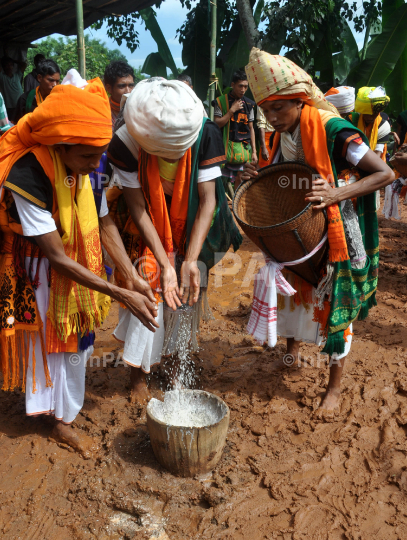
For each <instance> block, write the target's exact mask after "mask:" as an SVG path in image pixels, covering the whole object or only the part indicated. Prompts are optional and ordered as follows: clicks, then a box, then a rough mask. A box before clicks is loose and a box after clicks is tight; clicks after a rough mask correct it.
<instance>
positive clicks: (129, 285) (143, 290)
mask: <svg viewBox="0 0 407 540" xmlns="http://www.w3.org/2000/svg"><path fill="white" fill-rule="evenodd" d="M132 268H133V273H132V276H131V278H129V279H126V281H125V285H124V286H125V288H126V289H127V290H129V291H136V292H138V293H140V294H143V295H144V296H145V297H146V298H147V299H148V300H150V302H153V303H154V302H155V298H154V293H153V291H152V289H151V287H150V285H149V284H148V283H147V281H144V279H143V278H142V277H140V275H139V274H138V272H137V270H136V269H135V268H134V266H133V267H132Z"/></svg>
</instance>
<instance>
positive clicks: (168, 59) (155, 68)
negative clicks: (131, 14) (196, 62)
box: [140, 7, 178, 78]
mask: <svg viewBox="0 0 407 540" xmlns="http://www.w3.org/2000/svg"><path fill="white" fill-rule="evenodd" d="M140 15H141V18H142V19H143V21H144V23H145V25H146V28H147V30H149V31H150V34H151V37H152V38H153V39H154V41H155V42H156V43H157V47H158V52H155V53H151V54H149V55H148V56H147V58H146V60H145V62H144V65H143V67H142V69H141V71H142V73H147V75H151V76H155V75H159V76H161V77H167V69H166V67H169V68H170V70H171V71H172V73H173V75H174V77H175V78H176V77H177V75H178V70H177V66H176V65H175V62H174V58H173V56H172V54H171V51H170V48H169V47H168V43H167V40H166V39H165V37H164V34H163V33H162V30H161V28H160V25H159V24H158V21H157V17H156V14H155V11H154V10H153V8H151V7H149V8H146V9H141V10H140Z"/></svg>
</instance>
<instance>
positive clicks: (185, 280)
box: [180, 261, 201, 306]
mask: <svg viewBox="0 0 407 540" xmlns="http://www.w3.org/2000/svg"><path fill="white" fill-rule="evenodd" d="M200 283H201V273H200V271H199V268H198V265H197V263H196V261H184V262H183V263H182V267H181V288H180V296H181V298H182V302H183V303H184V304H186V303H187V301H188V297H189V305H190V306H193V305H194V304H196V302H198V298H199V291H200Z"/></svg>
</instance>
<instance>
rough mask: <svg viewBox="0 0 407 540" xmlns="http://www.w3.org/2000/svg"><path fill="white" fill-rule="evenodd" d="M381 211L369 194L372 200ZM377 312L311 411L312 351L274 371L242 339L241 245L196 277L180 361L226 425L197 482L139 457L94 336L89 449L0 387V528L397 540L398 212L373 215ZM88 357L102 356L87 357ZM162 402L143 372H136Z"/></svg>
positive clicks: (83, 420)
mask: <svg viewBox="0 0 407 540" xmlns="http://www.w3.org/2000/svg"><path fill="white" fill-rule="evenodd" d="M382 204H383V201H382ZM380 238H381V263H380V279H379V291H378V294H377V298H378V306H377V307H376V308H374V309H373V310H372V311H371V314H370V317H369V319H367V320H366V321H364V322H357V323H356V324H355V325H354V331H355V335H354V339H353V343H352V350H351V353H350V355H349V356H348V358H347V362H346V366H345V372H344V376H343V380H342V401H341V406H340V413H339V414H338V415H336V416H333V417H330V418H326V419H325V420H324V421H321V420H320V419H318V418H316V417H315V414H314V411H315V410H316V408H317V407H318V404H319V402H320V400H321V396H322V395H323V393H324V389H325V388H326V384H327V379H328V367H327V365H326V364H325V361H324V358H323V357H322V356H318V349H317V348H316V347H315V346H311V345H303V346H302V347H301V355H302V361H301V364H300V365H298V364H295V365H294V366H291V367H287V366H285V365H284V363H283V361H282V358H283V355H284V351H285V348H284V343H283V342H282V341H279V343H278V345H277V347H276V348H275V349H274V350H271V349H268V348H267V347H260V346H258V345H257V344H256V343H255V342H254V341H253V340H252V339H251V338H250V337H248V336H247V334H246V332H245V327H246V324H247V320H248V316H249V312H250V302H251V294H252V285H253V282H252V281H250V276H252V275H253V273H254V272H255V271H256V265H257V266H258V265H259V264H260V262H259V261H261V257H259V255H258V252H257V249H256V248H255V246H254V245H253V244H252V243H251V242H250V241H249V240H248V239H245V240H244V243H243V246H242V248H241V250H240V251H239V252H238V255H239V257H240V258H241V262H242V266H241V268H240V269H238V271H237V273H235V271H236V268H235V266H234V264H233V263H234V262H236V261H237V258H236V257H235V256H233V255H230V256H229V257H228V259H227V260H225V261H224V263H223V265H222V267H219V266H218V267H216V268H215V269H214V270H213V271H212V272H211V276H210V282H211V288H210V294H209V299H210V304H211V306H212V308H213V313H214V316H215V320H213V321H210V322H209V323H207V324H203V326H202V332H201V338H200V345H201V349H200V351H199V353H197V354H196V355H194V356H193V358H192V364H193V365H192V366H191V367H192V368H193V369H194V373H195V379H194V380H195V387H196V388H202V389H204V390H208V391H210V392H213V393H215V394H217V395H218V396H220V397H222V399H224V400H225V402H226V403H227V404H228V406H229V407H230V411H231V417H230V428H229V433H228V438H227V442H226V446H225V449H224V452H223V456H222V459H221V461H220V463H219V465H218V466H217V468H216V469H215V470H214V471H213V473H210V474H208V475H206V476H205V477H203V478H176V477H173V476H171V475H170V474H169V473H168V472H166V471H165V470H164V469H163V468H162V467H161V466H160V465H159V464H158V463H157V461H156V459H155V458H154V455H153V452H152V448H151V445H150V441H149V436H148V432H147V429H146V417H145V411H143V410H139V409H137V408H136V407H135V406H134V405H132V404H131V403H130V401H129V394H130V370H129V368H127V367H125V366H124V364H123V362H121V361H120V345H119V344H118V343H117V342H116V341H115V340H114V338H113V337H112V335H111V332H112V330H113V328H114V325H115V322H116V320H117V304H116V305H115V304H113V306H114V307H113V310H112V313H111V315H110V316H109V319H108V320H107V322H106V323H105V325H104V327H103V328H102V329H101V330H100V331H99V332H98V336H97V342H96V344H95V353H94V356H95V357H99V364H98V360H97V358H94V360H93V367H92V366H89V367H88V370H87V386H86V399H85V405H84V407H83V410H82V412H81V414H80V415H79V416H78V418H77V420H76V421H75V423H74V429H75V430H76V431H77V432H78V433H83V434H86V435H88V436H90V437H92V438H94V439H95V440H96V441H97V442H98V446H99V450H98V455H97V456H96V457H94V458H92V459H86V460H85V459H83V458H82V457H81V456H80V455H78V454H77V453H75V452H74V451H73V450H72V449H71V448H69V446H67V445H64V444H60V445H57V444H56V443H55V442H53V441H52V440H49V437H50V435H51V432H52V423H51V422H47V421H44V420H43V419H33V418H27V417H25V414H24V413H25V406H24V396H23V395H22V394H20V393H19V392H15V393H11V394H7V393H4V392H2V393H1V394H0V404H1V407H0V478H1V485H0V537H2V538H7V539H24V540H43V539H47V540H48V539H52V540H54V539H58V540H71V539H95V538H97V539H99V540H119V539H126V540H127V539H129V540H130V539H137V540H138V539H140V540H144V539H146V540H149V539H151V540H153V539H159V540H168V539H170V540H184V539H185V540H187V539H188V540H192V539H201V538H202V539H214V540H221V539H222V540H247V539H250V540H262V539H270V540H271V539H278V540H314V539H315V540H345V539H346V540H371V539H372V538H375V539H377V540H384V539H385V540H397V539H399V540H405V539H406V538H407V497H406V494H407V440H406V430H407V330H406V326H407V289H406V275H407V245H406V238H407V207H403V208H402V221H400V222H397V221H388V220H384V219H383V218H381V219H380ZM103 354H104V355H105V356H104V358H103ZM150 385H151V388H152V394H153V396H154V397H160V396H162V389H163V388H164V382H163V379H162V378H161V376H160V373H159V371H158V370H156V371H155V372H154V373H153V374H152V375H151V376H150Z"/></svg>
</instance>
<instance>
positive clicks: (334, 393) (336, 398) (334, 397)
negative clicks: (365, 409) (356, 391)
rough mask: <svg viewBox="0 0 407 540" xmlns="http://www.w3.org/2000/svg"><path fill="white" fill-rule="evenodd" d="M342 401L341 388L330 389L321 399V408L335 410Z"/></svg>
mask: <svg viewBox="0 0 407 540" xmlns="http://www.w3.org/2000/svg"><path fill="white" fill-rule="evenodd" d="M340 401H341V391H340V389H339V388H338V389H336V388H334V389H329V388H328V390H327V391H326V394H325V396H324V398H323V400H322V401H321V405H320V406H319V408H320V409H323V410H324V411H332V412H333V411H335V409H338V410H339V404H340Z"/></svg>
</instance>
